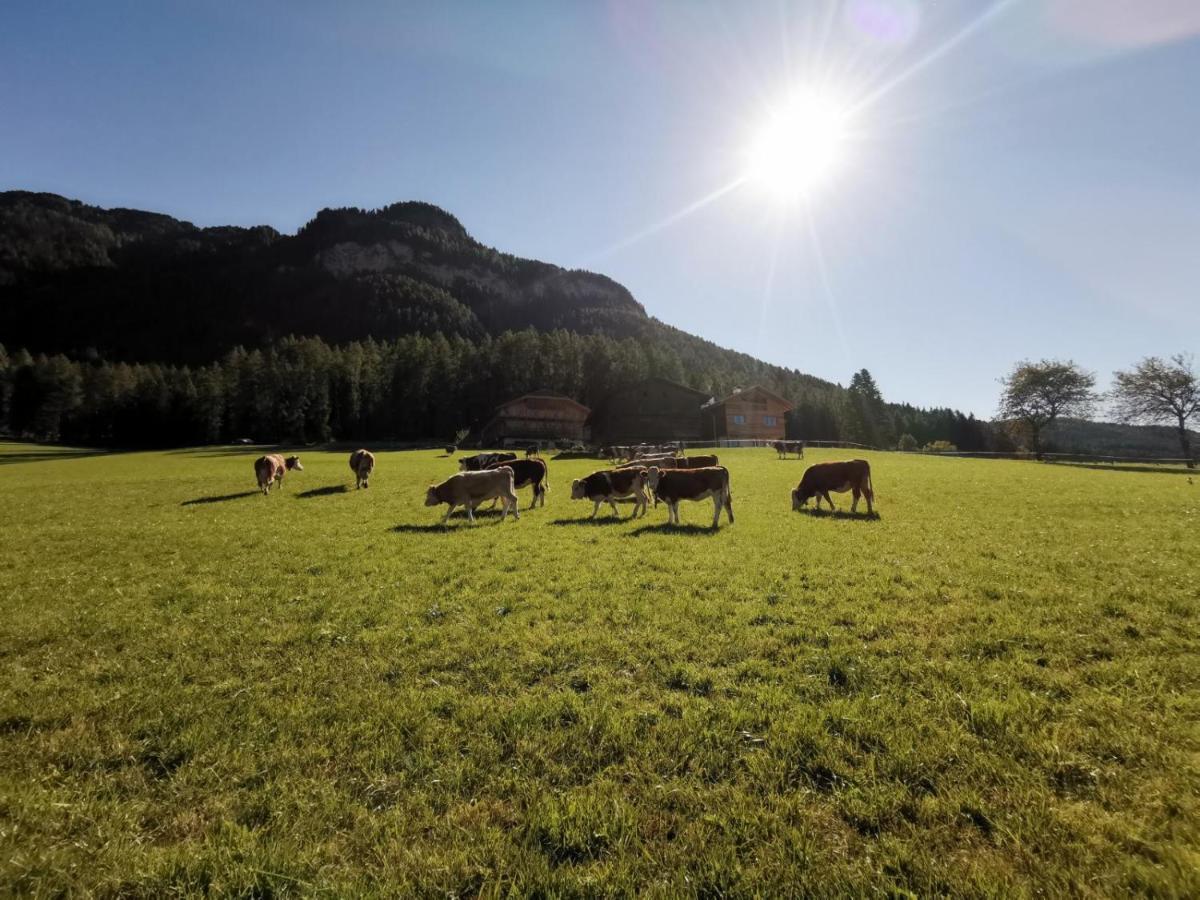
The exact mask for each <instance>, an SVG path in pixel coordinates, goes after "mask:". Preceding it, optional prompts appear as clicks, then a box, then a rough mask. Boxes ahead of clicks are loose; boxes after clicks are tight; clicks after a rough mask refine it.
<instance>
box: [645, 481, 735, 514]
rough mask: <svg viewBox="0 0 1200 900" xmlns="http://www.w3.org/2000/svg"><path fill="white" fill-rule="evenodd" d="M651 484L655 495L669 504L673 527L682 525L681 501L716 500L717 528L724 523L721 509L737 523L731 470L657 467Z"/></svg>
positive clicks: (714, 512)
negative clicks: (730, 487)
mask: <svg viewBox="0 0 1200 900" xmlns="http://www.w3.org/2000/svg"><path fill="white" fill-rule="evenodd" d="M646 480H647V483H648V484H649V485H650V490H652V491H653V492H654V495H655V496H656V497H657V498H658V499H659V500H662V501H663V502H664V503H666V504H667V521H668V522H669V523H670V524H672V525H678V524H680V523H679V501H680V500H703V499H704V498H706V497H712V501H713V522H712V527H713V528H716V527H717V525H718V524H720V521H721V507H725V512H726V514H727V515H728V516H729V523H730V524H731V525H732V524H733V494H732V493H731V492H730V490H729V470H728V469H726V468H725V467H724V466H710V467H709V468H707V469H665V470H664V469H660V468H658V467H657V466H655V467H653V468H651V469H650V472H649V474H648V475H647V478H646Z"/></svg>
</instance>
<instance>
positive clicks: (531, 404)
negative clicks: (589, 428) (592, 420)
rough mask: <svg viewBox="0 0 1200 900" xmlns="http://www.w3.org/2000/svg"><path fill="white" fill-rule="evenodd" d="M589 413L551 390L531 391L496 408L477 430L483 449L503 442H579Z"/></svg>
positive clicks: (502, 444)
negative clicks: (484, 423) (493, 413)
mask: <svg viewBox="0 0 1200 900" xmlns="http://www.w3.org/2000/svg"><path fill="white" fill-rule="evenodd" d="M589 413H591V410H590V409H588V408H587V407H586V406H584V405H583V404H582V403H577V402H576V401H574V400H572V399H571V398H570V397H564V396H563V395H562V394H554V393H551V392H550V391H534V392H533V393H530V394H522V395H521V396H520V397H514V398H513V399H512V400H509V401H508V402H507V403H501V404H500V406H499V407H497V408H496V414H495V415H494V416H492V418H491V420H490V421H489V422H488V423H487V424H486V425H484V426H483V428H482V429H481V430H480V438H481V439H482V441H483V445H484V446H486V447H501V446H504V445H505V444H506V443H528V444H534V443H537V442H539V441H540V442H542V443H546V442H548V441H558V440H570V441H582V440H583V436H584V431H583V426H584V423H585V422H586V421H587V418H588V414H589Z"/></svg>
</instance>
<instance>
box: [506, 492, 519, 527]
mask: <svg viewBox="0 0 1200 900" xmlns="http://www.w3.org/2000/svg"><path fill="white" fill-rule="evenodd" d="M508 507H509V509H511V510H512V514H513V518H514V519H517V520H518V521H520V519H521V511H520V510H518V509H517V495H516V494H509V495H508Z"/></svg>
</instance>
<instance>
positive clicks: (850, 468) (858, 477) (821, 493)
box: [792, 459, 875, 515]
mask: <svg viewBox="0 0 1200 900" xmlns="http://www.w3.org/2000/svg"><path fill="white" fill-rule="evenodd" d="M830 491H833V492H834V493H838V494H844V493H845V492H846V491H853V492H854V502H853V503H851V504H850V512H858V498H859V497H860V496H864V497H866V498H867V515H872V514H873V513H874V508H873V507H872V501H873V500H874V499H875V492H874V491H873V490H872V487H871V465H870V463H868V462H867V461H866V460H865V459H852V460H849V461H847V462H825V463H816V464H815V465H811V466H809V467H808V468H807V469H805V470H804V475H803V476H802V477H801V478H800V483H799V484H798V485H796V489H795V490H794V491H792V509H793V510H794V511H796V512H799V511H800V510H801V509H803V507H804V505H805V504H806V503H808V501H809V500H810V499H812V498H813V497H816V498H817V509H820V508H821V498H822V497H824V498H825V502H826V503H828V504H829V508H830V509H836V508H837V507H835V506H834V505H833V500H831V499H830V498H829V492H830Z"/></svg>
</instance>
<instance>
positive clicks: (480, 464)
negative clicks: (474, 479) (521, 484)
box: [458, 453, 517, 472]
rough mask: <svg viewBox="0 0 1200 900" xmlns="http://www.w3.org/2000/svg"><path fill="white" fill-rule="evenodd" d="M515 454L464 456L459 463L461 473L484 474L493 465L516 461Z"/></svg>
mask: <svg viewBox="0 0 1200 900" xmlns="http://www.w3.org/2000/svg"><path fill="white" fill-rule="evenodd" d="M516 458H517V454H515V453H476V454H475V455H474V456H464V457H463V458H462V459H460V460H459V461H458V468H459V471H462V472H482V471H483V470H484V469H486V468H487V467H488V466H490V465H491V464H492V463H498V462H508V461H509V460H512V459H516Z"/></svg>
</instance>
